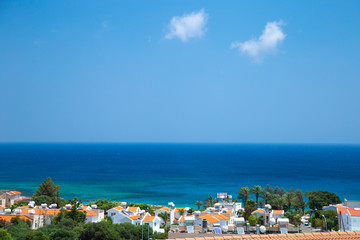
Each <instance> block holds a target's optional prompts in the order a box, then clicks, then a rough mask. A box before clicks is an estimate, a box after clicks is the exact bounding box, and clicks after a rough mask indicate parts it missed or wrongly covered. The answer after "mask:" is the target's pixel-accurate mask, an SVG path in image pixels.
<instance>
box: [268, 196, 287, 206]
mask: <svg viewBox="0 0 360 240" xmlns="http://www.w3.org/2000/svg"><path fill="white" fill-rule="evenodd" d="M270 205H271V206H272V207H273V208H274V209H282V208H283V205H284V199H283V198H282V197H281V196H279V195H277V194H275V195H274V196H273V198H272V199H271V200H270Z"/></svg>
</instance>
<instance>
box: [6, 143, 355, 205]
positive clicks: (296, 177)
mask: <svg viewBox="0 0 360 240" xmlns="http://www.w3.org/2000/svg"><path fill="white" fill-rule="evenodd" d="M0 169H1V170H0V189H16V190H20V191H22V192H23V193H24V194H28V195H30V194H32V193H33V192H35V191H36V189H37V187H38V186H39V184H40V183H41V182H42V181H43V180H44V179H46V178H47V177H51V178H52V179H53V181H54V182H55V183H56V184H59V185H60V192H61V196H62V197H63V198H66V199H69V198H73V197H75V196H77V197H79V198H81V199H82V200H83V201H90V200H96V199H100V198H106V199H111V200H117V201H127V202H144V203H151V204H166V203H167V202H169V201H173V202H174V203H175V204H176V205H177V206H187V205H190V206H193V203H194V202H195V201H197V200H200V201H202V200H204V199H205V198H206V197H207V196H209V195H213V196H216V193H217V192H227V193H228V194H232V195H233V196H235V197H236V196H237V192H238V190H239V188H240V187H242V186H249V187H251V186H254V185H262V186H265V185H266V184H270V185H271V186H273V187H275V186H279V187H284V188H285V189H286V190H287V189H289V188H291V187H294V188H295V189H301V190H302V191H304V192H305V191H309V190H328V191H331V192H335V193H337V194H338V195H339V196H340V197H341V198H342V199H343V198H344V197H346V198H347V199H352V200H360V145H281V144H279V145H278V144H19V143H17V144H13V143H12V144H7V143H3V144H0Z"/></svg>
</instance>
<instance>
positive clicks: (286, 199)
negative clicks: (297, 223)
mask: <svg viewBox="0 0 360 240" xmlns="http://www.w3.org/2000/svg"><path fill="white" fill-rule="evenodd" d="M294 195H295V194H294V192H288V193H285V194H284V195H283V199H284V202H285V204H286V205H287V207H288V211H290V210H291V206H292V204H293V202H294Z"/></svg>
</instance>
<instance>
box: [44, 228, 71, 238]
mask: <svg viewBox="0 0 360 240" xmlns="http://www.w3.org/2000/svg"><path fill="white" fill-rule="evenodd" d="M76 239H77V235H76V233H75V232H73V231H71V230H66V229H64V228H60V229H57V230H56V231H55V232H53V233H51V234H50V240H76Z"/></svg>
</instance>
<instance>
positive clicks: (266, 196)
mask: <svg viewBox="0 0 360 240" xmlns="http://www.w3.org/2000/svg"><path fill="white" fill-rule="evenodd" d="M260 197H261V198H262V199H264V201H265V204H268V203H269V202H270V201H271V199H272V198H273V195H272V194H271V193H269V192H263V194H262V195H261V196H260Z"/></svg>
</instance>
